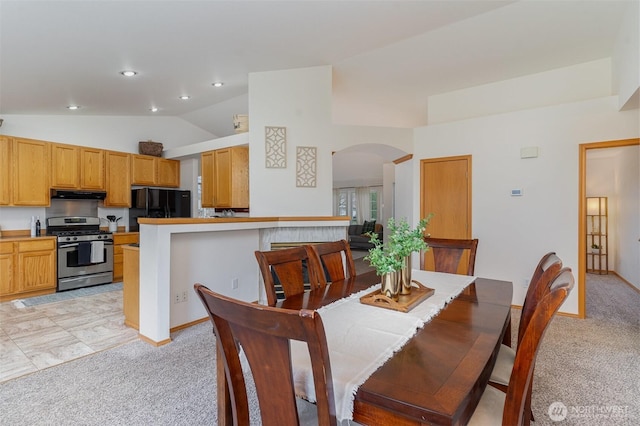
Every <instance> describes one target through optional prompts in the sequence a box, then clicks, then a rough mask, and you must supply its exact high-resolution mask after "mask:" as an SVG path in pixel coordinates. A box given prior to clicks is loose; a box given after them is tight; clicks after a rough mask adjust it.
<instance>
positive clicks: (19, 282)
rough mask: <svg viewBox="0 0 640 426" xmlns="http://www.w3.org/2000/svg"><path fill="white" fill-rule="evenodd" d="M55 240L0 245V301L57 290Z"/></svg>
mask: <svg viewBox="0 0 640 426" xmlns="http://www.w3.org/2000/svg"><path fill="white" fill-rule="evenodd" d="M56 284H57V279H56V239H55V238H52V237H51V238H28V239H23V240H17V241H3V242H0V300H2V301H4V300H11V299H15V298H17V297H25V296H37V295H40V294H47V293H53V292H55V290H56Z"/></svg>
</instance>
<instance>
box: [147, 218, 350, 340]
mask: <svg viewBox="0 0 640 426" xmlns="http://www.w3.org/2000/svg"><path fill="white" fill-rule="evenodd" d="M138 223H139V224H140V293H139V294H140V318H139V319H140V322H139V325H140V329H139V331H140V337H141V338H142V339H143V340H145V341H147V342H149V343H151V344H154V345H158V346H159V345H163V344H166V343H169V342H170V341H171V338H170V332H171V330H178V329H180V328H184V327H188V326H189V325H192V324H194V323H197V322H200V321H202V320H206V319H207V313H206V311H205V309H204V307H203V306H202V303H201V302H200V300H199V299H198V298H197V296H196V293H195V292H194V290H193V285H194V284H195V283H201V284H204V285H206V286H207V287H209V288H210V289H211V290H213V291H215V292H218V293H221V294H225V295H227V296H230V297H234V298H236V299H240V300H244V301H261V302H264V301H265V300H266V297H265V295H264V289H263V285H262V282H261V277H260V272H259V269H258V263H257V261H256V258H255V255H254V251H256V250H270V248H271V244H272V243H280V245H282V243H300V242H321V241H335V240H340V239H346V237H347V227H348V226H349V218H348V217H343V216H338V217H336V216H322V217H224V218H168V219H155V218H139V219H138Z"/></svg>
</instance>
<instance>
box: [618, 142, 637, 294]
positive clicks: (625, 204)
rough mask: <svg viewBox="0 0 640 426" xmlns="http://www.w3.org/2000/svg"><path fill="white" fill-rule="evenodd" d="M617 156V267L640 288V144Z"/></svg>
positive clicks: (619, 273)
mask: <svg viewBox="0 0 640 426" xmlns="http://www.w3.org/2000/svg"><path fill="white" fill-rule="evenodd" d="M624 151H625V153H624V154H623V155H619V156H617V157H616V161H615V162H616V165H615V170H616V171H617V175H616V180H615V182H616V188H615V189H616V193H617V200H618V205H617V222H618V228H617V229H619V230H623V231H620V232H618V235H617V246H616V250H617V253H618V256H617V257H616V262H615V264H614V269H615V271H616V272H617V273H618V275H620V276H621V277H622V278H624V279H625V280H627V281H628V282H630V283H631V284H633V285H634V286H636V287H637V288H638V289H640V242H639V240H640V215H638V212H640V147H638V146H634V147H628V148H625V149H624Z"/></svg>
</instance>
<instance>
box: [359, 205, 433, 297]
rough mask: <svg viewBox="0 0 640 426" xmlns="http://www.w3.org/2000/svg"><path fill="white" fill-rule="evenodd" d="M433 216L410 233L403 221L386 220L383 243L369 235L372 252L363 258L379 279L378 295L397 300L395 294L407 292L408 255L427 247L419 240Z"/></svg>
mask: <svg viewBox="0 0 640 426" xmlns="http://www.w3.org/2000/svg"><path fill="white" fill-rule="evenodd" d="M432 216H433V215H432V214H429V216H427V217H426V218H424V219H421V220H420V221H419V222H418V225H417V226H416V227H415V228H413V229H411V228H410V226H409V223H408V222H407V221H406V219H400V220H399V221H397V222H396V220H395V219H394V218H390V219H389V221H388V223H387V229H388V230H389V231H388V237H387V243H386V244H385V243H383V242H382V241H380V238H379V237H378V235H377V234H375V233H370V234H369V237H370V238H371V239H370V240H369V242H370V243H371V244H373V248H372V249H370V250H369V254H368V255H367V256H365V258H364V259H365V260H368V261H369V263H370V264H371V266H373V267H374V268H375V270H376V273H377V274H378V275H379V276H380V277H381V279H382V293H383V294H385V295H386V296H387V297H390V298H392V299H397V297H398V295H399V294H409V293H410V292H411V253H413V252H414V251H420V250H426V249H427V244H426V243H425V241H424V239H423V236H424V230H425V228H426V227H427V224H428V223H429V220H431V217H432Z"/></svg>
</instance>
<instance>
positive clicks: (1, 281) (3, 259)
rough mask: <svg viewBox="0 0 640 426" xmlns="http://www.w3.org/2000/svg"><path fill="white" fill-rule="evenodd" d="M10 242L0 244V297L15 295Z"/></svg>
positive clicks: (15, 288) (15, 287)
mask: <svg viewBox="0 0 640 426" xmlns="http://www.w3.org/2000/svg"><path fill="white" fill-rule="evenodd" d="M15 263H16V262H15V254H14V253H13V243H12V242H2V243H0V295H8V294H13V293H17V291H18V289H17V286H16V279H15Z"/></svg>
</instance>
